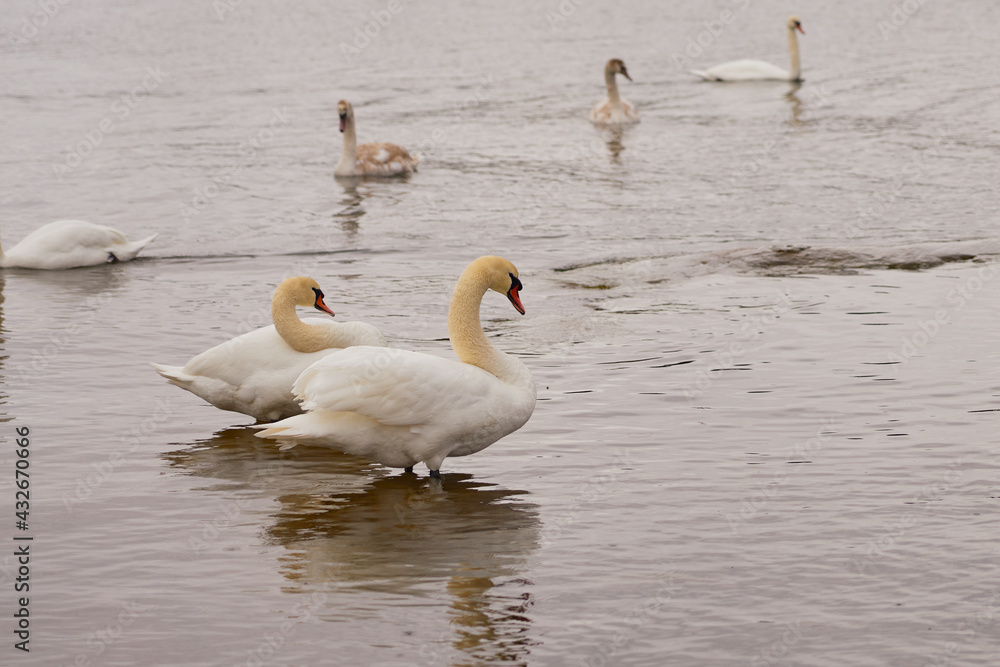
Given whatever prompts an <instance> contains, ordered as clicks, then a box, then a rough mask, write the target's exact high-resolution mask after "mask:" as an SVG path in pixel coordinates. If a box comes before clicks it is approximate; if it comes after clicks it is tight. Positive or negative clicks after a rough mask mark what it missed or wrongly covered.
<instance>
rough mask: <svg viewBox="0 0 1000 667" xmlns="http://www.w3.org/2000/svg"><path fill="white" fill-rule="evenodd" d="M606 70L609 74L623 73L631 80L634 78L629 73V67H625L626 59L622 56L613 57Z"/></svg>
mask: <svg viewBox="0 0 1000 667" xmlns="http://www.w3.org/2000/svg"><path fill="white" fill-rule="evenodd" d="M604 71H605V72H607V73H608V74H621V75H622V76H623V77H625V78H626V79H628V80H629V81H631V80H632V77H630V76H629V75H628V69H626V68H625V61H623V60H622V59H621V58H612V59H611V60H609V61H608V64H607V65H605V67H604Z"/></svg>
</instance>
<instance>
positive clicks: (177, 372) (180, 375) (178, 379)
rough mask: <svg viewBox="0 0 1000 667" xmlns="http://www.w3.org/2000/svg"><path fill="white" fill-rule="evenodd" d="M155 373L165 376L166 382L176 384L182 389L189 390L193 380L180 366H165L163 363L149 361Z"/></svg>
mask: <svg viewBox="0 0 1000 667" xmlns="http://www.w3.org/2000/svg"><path fill="white" fill-rule="evenodd" d="M149 365H150V366H152V367H153V368H154V369H155V370H156V372H157V373H159V374H160V375H162V376H163V377H164V378H166V380H167V382H169V383H170V384H173V385H177V386H178V387H180V388H182V389H188V390H190V387H191V384H192V383H193V382H194V381H195V377H194V376H193V375H188V374H187V373H185V372H184V369H183V368H181V367H180V366H166V365H164V364H154V363H152V362H150V364H149Z"/></svg>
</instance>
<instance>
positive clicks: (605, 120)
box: [590, 58, 639, 125]
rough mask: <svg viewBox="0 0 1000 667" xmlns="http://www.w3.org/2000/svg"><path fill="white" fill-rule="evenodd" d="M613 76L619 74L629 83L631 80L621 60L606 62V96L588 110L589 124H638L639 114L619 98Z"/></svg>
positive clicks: (627, 102)
mask: <svg viewBox="0 0 1000 667" xmlns="http://www.w3.org/2000/svg"><path fill="white" fill-rule="evenodd" d="M615 74H621V75H622V76H624V77H625V78H626V79H628V80H629V81H631V80H632V77H630V76H629V75H628V70H627V69H626V68H625V63H624V62H622V60H621V59H619V58H612V59H611V60H609V61H608V64H607V65H605V66H604V82H605V83H606V84H607V86H608V96H607V97H605V98H604V99H603V100H601V101H600V102H598V103H597V104H595V105H594V108H593V109H591V110H590V122H592V123H600V124H604V125H609V124H614V125H618V124H621V123H638V122H639V112H638V111H636V110H635V106H634V105H633V104H632V103H631V102H629V101H627V100H624V99H622V98H621V97H619V95H618V83H617V82H616V81H615Z"/></svg>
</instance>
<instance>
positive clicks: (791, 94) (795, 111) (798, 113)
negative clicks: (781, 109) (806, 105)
mask: <svg viewBox="0 0 1000 667" xmlns="http://www.w3.org/2000/svg"><path fill="white" fill-rule="evenodd" d="M801 87H802V82H801V81H795V82H793V83H792V85H791V87H790V88H789V89H788V92H787V93H785V99H786V100H788V104H789V105H790V106H791V109H792V115H791V117H789V119H788V124H789V125H791V126H792V127H802V126H803V125H804V124H805V123H803V122H802V100H800V99H799V96H798V95H797V94H796V93H798V91H799V88H801Z"/></svg>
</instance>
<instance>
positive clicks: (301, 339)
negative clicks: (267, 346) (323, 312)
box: [271, 294, 351, 353]
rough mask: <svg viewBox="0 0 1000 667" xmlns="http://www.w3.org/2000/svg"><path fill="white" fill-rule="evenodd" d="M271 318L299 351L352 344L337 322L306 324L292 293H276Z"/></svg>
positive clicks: (280, 332) (275, 325) (279, 330)
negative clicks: (298, 311) (299, 314)
mask: <svg viewBox="0 0 1000 667" xmlns="http://www.w3.org/2000/svg"><path fill="white" fill-rule="evenodd" d="M271 319H272V320H274V328H275V329H277V330H278V335H279V336H281V337H282V338H283V339H284V341H285V342H286V343H288V344H289V345H291V346H292V348H294V349H295V350H297V351H298V352H307V353H308V352H319V351H320V350H326V349H328V348H331V347H349V346H350V345H351V343H350V340H349V338H348V337H347V334H346V332H343V331H340V329H341V327H340V326H339V325H338V324H337V323H336V322H330V323H329V324H326V325H316V324H306V323H305V322H303V321H302V320H300V319H299V316H298V314H297V313H296V312H295V299H294V298H292V296H291V295H290V294H275V295H274V299H273V300H272V301H271Z"/></svg>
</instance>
